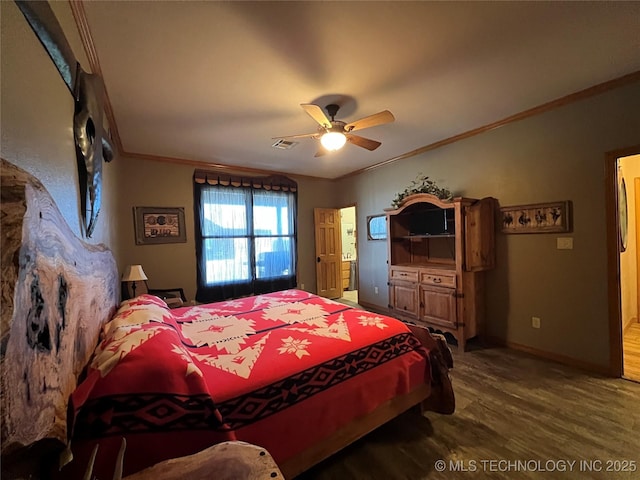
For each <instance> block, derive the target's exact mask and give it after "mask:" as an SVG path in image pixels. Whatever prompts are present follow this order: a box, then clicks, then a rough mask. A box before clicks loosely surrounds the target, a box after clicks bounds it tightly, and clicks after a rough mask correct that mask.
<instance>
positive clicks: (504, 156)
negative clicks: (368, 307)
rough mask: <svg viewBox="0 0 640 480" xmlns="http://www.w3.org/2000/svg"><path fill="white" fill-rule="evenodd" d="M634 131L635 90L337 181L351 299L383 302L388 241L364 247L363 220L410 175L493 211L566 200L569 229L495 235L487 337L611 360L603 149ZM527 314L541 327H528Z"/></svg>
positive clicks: (638, 123) (639, 90) (634, 137)
mask: <svg viewBox="0 0 640 480" xmlns="http://www.w3.org/2000/svg"><path fill="white" fill-rule="evenodd" d="M639 132H640V84H638V83H636V84H633V85H630V86H627V87H623V88H619V89H616V90H614V91H611V92H607V93H605V94H602V95H599V96H597V97H592V98H590V99H587V100H583V101H581V102H578V103H574V104H570V105H568V106H565V107H562V108H559V109H556V110H553V111H550V112H547V113H544V114H541V115H538V116H535V117H532V118H528V119H526V120H522V121H519V122H516V123H513V124H509V125H506V126H504V127H501V128H498V129H495V130H492V131H490V132H487V133H484V134H481V135H478V136H475V137H471V138H468V139H466V140H463V141H459V142H457V143H454V144H452V145H449V146H446V147H442V148H440V149H437V150H434V151H431V152H427V153H425V154H423V155H420V156H417V157H413V158H411V159H407V160H403V161H399V162H396V163H393V164H392V165H389V166H385V167H381V168H378V169H375V170H372V171H369V172H366V173H364V174H362V175H359V176H356V177H353V178H347V179H344V180H342V181H341V182H340V183H339V188H337V189H336V190H337V191H339V192H342V198H341V200H342V204H344V205H347V204H351V203H355V202H357V204H358V232H359V239H358V246H359V259H360V262H359V265H360V284H359V292H358V293H359V299H360V300H361V301H363V302H366V303H371V304H375V305H378V306H381V307H386V306H387V304H388V292H387V287H386V280H387V265H386V258H387V252H386V246H385V245H383V244H382V242H375V241H367V239H366V228H365V227H366V226H365V219H366V216H367V215H374V214H378V213H382V211H383V209H384V208H387V207H389V206H390V205H391V201H392V199H393V198H394V196H395V194H396V192H398V191H401V190H403V189H404V188H405V187H406V186H407V185H408V184H409V183H410V182H411V180H413V179H414V178H415V177H416V175H417V174H418V173H423V174H425V175H428V176H429V177H430V178H431V179H432V180H435V181H436V182H437V183H438V184H439V185H441V186H446V187H449V188H450V189H451V190H452V191H453V192H455V193H456V194H459V195H464V196H468V197H475V198H482V197H485V196H493V197H496V198H497V199H498V200H499V202H500V204H501V205H502V206H508V205H518V204H530V203H539V202H550V201H558V200H571V201H573V206H574V231H573V233H571V234H568V235H566V234H565V235H558V234H531V235H526V234H525V235H503V234H498V235H497V253H498V254H497V268H496V269H495V270H493V271H491V272H489V273H488V275H487V308H486V311H487V326H488V333H489V334H490V335H493V336H497V337H500V338H503V339H506V340H509V341H511V342H514V343H517V344H521V345H526V346H528V347H531V348H535V349H538V350H541V351H546V352H551V353H554V354H557V355H564V356H568V357H571V358H574V359H577V360H580V361H583V362H588V363H592V364H597V365H602V366H605V365H608V362H609V345H608V342H609V331H608V317H607V278H606V276H607V271H606V268H607V259H606V231H605V182H604V162H605V152H608V151H611V150H614V149H616V148H623V147H627V146H631V145H634V144H638V142H639V141H640V137H639ZM558 236H571V237H573V240H574V249H573V250H557V249H556V238H557V237H558ZM375 286H377V287H378V288H379V294H378V295H375V293H374V287H375ZM532 316H537V317H540V318H541V320H542V321H541V325H542V328H541V329H539V330H537V329H533V328H532V327H531V317H532Z"/></svg>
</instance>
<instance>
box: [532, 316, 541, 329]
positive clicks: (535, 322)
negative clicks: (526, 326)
mask: <svg viewBox="0 0 640 480" xmlns="http://www.w3.org/2000/svg"><path fill="white" fill-rule="evenodd" d="M531 326H532V327H533V328H540V317H531Z"/></svg>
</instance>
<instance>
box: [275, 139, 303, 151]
mask: <svg viewBox="0 0 640 480" xmlns="http://www.w3.org/2000/svg"><path fill="white" fill-rule="evenodd" d="M297 144H298V142H292V141H291V140H285V139H284V138H281V139H280V140H278V141H277V142H276V143H274V144H273V145H271V146H272V147H273V148H279V149H280V150H291V149H292V148H293V147H295V146H296V145H297Z"/></svg>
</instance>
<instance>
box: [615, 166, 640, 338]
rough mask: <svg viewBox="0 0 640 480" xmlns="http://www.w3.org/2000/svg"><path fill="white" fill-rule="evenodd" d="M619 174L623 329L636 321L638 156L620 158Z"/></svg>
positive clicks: (639, 174) (639, 167) (639, 172)
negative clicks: (623, 203)
mask: <svg viewBox="0 0 640 480" xmlns="http://www.w3.org/2000/svg"><path fill="white" fill-rule="evenodd" d="M619 166H620V173H621V174H622V176H623V178H624V179H625V184H626V189H627V220H628V230H627V248H626V250H625V251H624V252H621V253H620V293H621V312H622V326H623V328H624V327H626V326H627V325H629V324H630V323H631V322H632V321H636V322H637V321H638V265H637V255H638V245H637V242H636V232H637V222H636V215H637V211H636V198H637V196H638V194H639V192H638V191H637V190H636V188H635V179H636V178H638V179H640V155H633V156H630V157H625V158H621V159H620V161H619Z"/></svg>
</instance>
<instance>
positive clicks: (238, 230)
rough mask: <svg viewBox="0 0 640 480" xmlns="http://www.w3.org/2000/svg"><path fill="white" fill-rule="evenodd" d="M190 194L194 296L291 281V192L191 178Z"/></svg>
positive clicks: (206, 298) (233, 293) (216, 296)
mask: <svg viewBox="0 0 640 480" xmlns="http://www.w3.org/2000/svg"><path fill="white" fill-rule="evenodd" d="M236 183H237V182H236ZM240 184H242V182H240ZM261 186H262V184H261ZM195 197H196V198H195V200H196V201H195V204H196V219H197V220H196V241H197V243H198V244H199V245H198V246H197V248H196V251H197V257H198V293H197V294H196V299H197V300H198V301H201V302H211V301H218V300H222V299H226V298H233V297H239V296H243V295H251V294H258V293H265V292H272V291H277V290H282V289H285V288H292V287H294V286H295V285H296V225H295V218H296V194H295V192H292V191H283V190H282V189H278V190H275V189H273V188H271V189H269V190H266V189H264V188H254V187H253V186H252V185H247V186H233V185H232V184H231V183H230V184H227V185H226V186H225V185H220V184H216V185H210V184H208V183H207V184H198V183H197V179H196V184H195Z"/></svg>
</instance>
